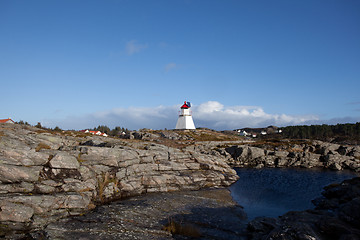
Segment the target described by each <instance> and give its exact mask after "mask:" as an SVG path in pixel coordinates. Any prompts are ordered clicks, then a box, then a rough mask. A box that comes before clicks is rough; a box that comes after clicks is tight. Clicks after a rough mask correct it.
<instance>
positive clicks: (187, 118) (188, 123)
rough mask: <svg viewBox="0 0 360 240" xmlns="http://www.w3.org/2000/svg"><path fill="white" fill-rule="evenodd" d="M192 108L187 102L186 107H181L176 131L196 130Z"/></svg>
mask: <svg viewBox="0 0 360 240" xmlns="http://www.w3.org/2000/svg"><path fill="white" fill-rule="evenodd" d="M190 107H191V104H190V103H189V102H186V101H185V102H184V105H182V106H181V112H180V115H179V119H178V121H177V123H176V127H175V129H195V124H194V121H193V119H192V116H191V112H190Z"/></svg>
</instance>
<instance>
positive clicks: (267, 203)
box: [230, 168, 357, 220]
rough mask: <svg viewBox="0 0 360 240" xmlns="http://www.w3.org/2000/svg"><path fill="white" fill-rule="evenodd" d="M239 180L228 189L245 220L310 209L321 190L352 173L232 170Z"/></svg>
mask: <svg viewBox="0 0 360 240" xmlns="http://www.w3.org/2000/svg"><path fill="white" fill-rule="evenodd" d="M236 171H237V173H238V175H239V177H240V179H239V180H238V181H237V182H236V183H235V184H233V185H232V186H231V187H230V190H231V195H232V197H233V198H234V200H235V201H237V202H238V203H239V204H240V205H241V206H243V207H244V210H245V212H246V213H247V215H248V218H249V220H251V219H254V218H255V217H258V216H266V217H277V216H280V215H282V214H284V213H286V212H288V211H299V210H305V209H310V208H313V205H312V203H311V200H312V199H314V198H317V197H320V196H321V192H322V190H323V187H325V186H327V185H329V184H331V183H335V182H337V183H340V182H341V181H343V180H345V179H349V178H353V177H355V176H357V175H356V173H352V172H339V171H320V170H309V169H306V170H305V169H279V168H264V169H247V168H238V169H236Z"/></svg>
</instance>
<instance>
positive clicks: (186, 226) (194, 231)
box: [162, 219, 201, 238]
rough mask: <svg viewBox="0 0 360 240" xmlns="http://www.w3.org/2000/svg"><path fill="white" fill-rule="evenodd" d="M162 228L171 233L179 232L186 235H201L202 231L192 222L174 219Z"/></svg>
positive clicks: (178, 233)
mask: <svg viewBox="0 0 360 240" xmlns="http://www.w3.org/2000/svg"><path fill="white" fill-rule="evenodd" d="M162 230H165V231H167V232H170V233H171V234H177V235H182V236H186V237H192V238H199V237H201V234H200V231H199V229H198V228H197V227H196V226H194V225H192V224H190V223H182V222H177V221H175V220H173V219H169V221H168V223H167V224H166V225H165V226H163V228H162Z"/></svg>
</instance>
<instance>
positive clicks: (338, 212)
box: [248, 177, 360, 240]
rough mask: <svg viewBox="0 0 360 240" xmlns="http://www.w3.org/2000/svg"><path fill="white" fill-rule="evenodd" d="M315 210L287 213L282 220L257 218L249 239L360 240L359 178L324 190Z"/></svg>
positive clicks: (250, 226) (249, 229)
mask: <svg viewBox="0 0 360 240" xmlns="http://www.w3.org/2000/svg"><path fill="white" fill-rule="evenodd" d="M322 194H323V197H322V198H319V199H315V200H314V201H313V203H314V204H315V206H316V209H315V210H307V211H301V212H288V213H286V214H284V215H283V216H281V217H279V218H256V219H254V220H253V221H251V222H250V223H249V224H248V231H249V236H250V239H318V240H322V239H324V240H325V239H360V220H359V219H360V178H359V177H358V178H353V179H350V180H345V181H344V182H342V183H341V184H339V185H330V186H328V187H325V191H324V192H323V193H322Z"/></svg>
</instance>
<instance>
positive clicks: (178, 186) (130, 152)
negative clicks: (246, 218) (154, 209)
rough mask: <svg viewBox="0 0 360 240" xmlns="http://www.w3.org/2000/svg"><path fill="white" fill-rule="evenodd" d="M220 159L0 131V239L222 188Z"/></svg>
mask: <svg viewBox="0 0 360 240" xmlns="http://www.w3.org/2000/svg"><path fill="white" fill-rule="evenodd" d="M237 179H238V177H237V175H236V172H235V171H234V170H233V169H231V168H230V167H229V166H228V165H227V164H226V163H225V161H224V158H219V157H217V156H212V155H208V154H201V153H198V152H195V151H191V150H186V149H185V150H180V149H175V148H171V147H167V146H164V145H160V144H155V143H150V142H144V141H137V140H127V141H125V140H120V139H112V138H107V139H106V140H105V139H104V138H102V137H98V136H77V135H76V134H66V133H48V132H46V131H43V130H40V129H37V128H33V127H28V126H26V127H24V126H20V125H16V124H15V125H13V124H12V125H6V124H2V125H0V236H5V235H7V234H14V233H22V232H24V231H33V230H39V229H41V228H42V227H43V226H45V225H47V224H49V223H50V222H54V221H56V220H58V219H60V218H64V217H67V216H73V215H79V214H82V213H84V212H86V211H88V210H91V209H93V208H94V207H95V206H96V205H98V204H101V203H104V202H108V201H112V200H116V199H121V198H124V197H128V196H135V195H140V194H143V193H148V192H169V191H178V190H197V189H201V188H204V187H213V188H218V187H224V186H229V185H230V184H231V183H233V182H234V181H236V180H237Z"/></svg>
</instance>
